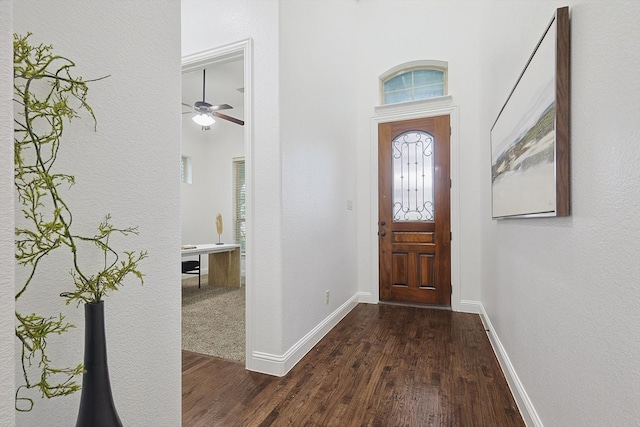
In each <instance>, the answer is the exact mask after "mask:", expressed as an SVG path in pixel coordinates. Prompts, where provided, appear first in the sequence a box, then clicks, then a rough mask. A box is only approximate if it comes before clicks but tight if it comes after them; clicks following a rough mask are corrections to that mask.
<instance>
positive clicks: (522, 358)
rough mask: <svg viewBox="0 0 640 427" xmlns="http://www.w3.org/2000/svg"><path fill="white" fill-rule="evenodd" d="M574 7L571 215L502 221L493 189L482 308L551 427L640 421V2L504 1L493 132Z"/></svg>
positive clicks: (489, 72) (489, 39) (492, 57)
mask: <svg viewBox="0 0 640 427" xmlns="http://www.w3.org/2000/svg"><path fill="white" fill-rule="evenodd" d="M567 3H569V5H571V6H572V7H571V9H570V10H571V28H572V30H571V37H572V47H571V49H572V53H571V69H572V71H571V78H572V82H571V196H572V202H571V210H572V214H571V216H570V217H568V218H562V219H560V218H559V219H534V220H531V219H528V220H503V221H491V220H490V217H491V209H490V204H489V201H490V171H489V168H488V167H486V168H485V169H484V175H483V181H482V201H483V203H482V212H481V217H482V228H483V233H482V238H483V239H482V242H483V245H482V246H483V250H482V254H483V257H482V260H483V263H482V264H483V275H482V283H483V285H482V302H483V304H484V306H485V309H486V311H487V313H488V315H489V317H490V319H491V321H492V323H493V325H494V327H495V331H496V333H497V335H498V337H499V338H500V340H501V342H502V344H503V346H504V348H505V349H506V351H507V353H508V356H509V358H510V360H511V362H512V364H513V366H514V368H515V370H516V372H517V375H518V376H519V378H520V380H521V382H522V384H523V385H524V388H525V389H526V392H527V393H528V396H529V397H530V399H531V401H532V403H533V406H534V408H535V410H536V411H537V415H538V416H539V418H540V420H541V421H542V423H543V424H544V425H545V426H567V425H572V426H573V425H575V426H577V425H580V426H614V425H615V426H622V425H636V424H637V422H638V419H640V407H639V406H638V398H639V397H640V362H639V360H638V354H640V318H639V315H638V306H639V304H640V288H639V287H638V277H640V264H639V263H638V261H637V254H638V253H639V252H640V239H639V238H638V237H639V236H640V225H639V222H638V219H637V216H638V212H640V205H639V204H640V145H639V144H638V139H639V137H640V104H639V102H638V99H640V77H639V76H640V74H639V73H638V70H639V69H640V56H639V55H638V54H637V53H638V51H640V26H639V25H638V19H639V18H640V4H639V3H638V2H635V1H634V2H632V1H572V2H558V1H548V2H540V1H519V2H510V3H507V2H491V3H487V6H488V8H489V9H490V10H489V11H488V13H487V14H486V15H484V16H483V21H484V22H485V26H484V28H485V31H484V32H483V35H484V36H486V37H484V43H483V45H484V48H483V50H482V55H483V56H484V61H483V69H482V74H483V76H482V81H481V83H482V84H481V85H480V87H481V93H480V99H481V100H482V101H483V105H484V106H485V107H486V108H485V109H483V110H481V111H480V113H481V123H482V132H481V140H482V146H483V152H482V155H481V156H480V159H479V161H482V160H481V159H484V161H486V162H488V161H489V158H490V155H489V139H488V136H489V129H490V127H491V124H492V123H493V120H494V119H495V117H496V116H497V113H498V111H499V108H500V107H501V106H502V103H503V102H504V100H505V99H506V96H507V94H508V92H509V90H510V89H511V87H512V86H513V84H514V83H515V78H516V77H517V75H518V74H519V72H520V71H521V70H522V67H523V66H524V63H525V61H526V60H527V58H528V56H529V55H530V53H531V51H532V50H533V47H534V46H535V44H536V42H537V40H538V39H539V37H540V36H541V34H542V31H543V29H544V28H545V26H546V25H547V23H548V22H549V20H550V18H551V16H552V14H553V12H554V10H555V8H556V7H561V6H565V5H566V4H567Z"/></svg>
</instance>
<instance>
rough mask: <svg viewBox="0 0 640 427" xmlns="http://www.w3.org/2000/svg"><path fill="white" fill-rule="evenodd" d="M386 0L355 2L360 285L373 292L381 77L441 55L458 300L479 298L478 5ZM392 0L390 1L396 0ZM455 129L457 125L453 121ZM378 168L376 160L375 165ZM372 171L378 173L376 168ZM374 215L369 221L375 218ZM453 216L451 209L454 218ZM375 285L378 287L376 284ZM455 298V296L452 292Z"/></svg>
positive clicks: (479, 27)
mask: <svg viewBox="0 0 640 427" xmlns="http://www.w3.org/2000/svg"><path fill="white" fill-rule="evenodd" d="M391 4H392V2H390V1H386V2H385V1H379V2H358V3H357V18H358V19H357V21H356V23H357V24H356V26H355V28H356V32H357V34H358V38H357V45H356V46H357V48H354V49H353V54H354V55H356V57H357V61H356V62H357V72H358V74H357V78H356V81H355V82H354V83H355V84H356V85H358V95H359V98H358V111H357V122H355V123H356V126H357V131H358V138H357V152H358V196H357V197H358V199H357V200H358V201H357V205H358V207H359V209H358V221H357V222H358V287H359V289H360V291H362V292H365V293H366V292H370V293H371V294H374V295H377V287H378V281H377V277H376V276H375V274H372V271H375V270H376V268H377V267H376V265H377V252H376V251H375V250H374V255H373V260H372V255H371V248H374V249H375V248H377V239H378V237H377V235H376V231H377V227H376V223H377V209H378V201H377V182H376V181H375V179H374V180H372V170H371V168H372V164H371V152H372V150H374V151H373V152H374V156H375V152H376V150H377V140H376V136H375V135H372V134H371V119H372V117H374V115H375V112H374V109H373V107H374V106H377V105H380V104H381V101H380V97H379V76H380V75H381V74H383V73H384V72H385V71H387V70H389V69H391V68H393V67H395V66H397V65H399V64H403V63H406V62H409V61H415V60H425V59H429V60H441V61H447V62H448V64H449V94H451V95H452V97H453V105H454V106H456V107H457V108H458V111H459V129H458V143H459V148H458V149H459V156H460V158H459V163H460V164H459V170H460V177H459V179H458V177H456V176H454V175H452V179H453V191H454V192H457V193H458V194H459V198H460V209H459V212H458V213H459V215H460V229H459V230H455V231H456V232H454V245H457V246H458V247H459V248H460V268H459V271H457V272H454V274H457V275H458V277H459V281H460V293H459V295H458V301H452V303H453V304H454V305H455V304H456V303H457V302H459V301H461V300H467V301H479V300H480V286H479V280H478V278H479V276H480V267H481V266H480V251H479V249H480V224H481V216H480V215H479V206H480V199H481V178H482V176H483V172H484V169H485V165H484V163H483V161H482V157H481V154H482V148H483V144H484V141H483V139H482V137H481V136H480V135H479V128H480V121H479V110H480V108H481V107H482V105H481V104H480V102H479V99H478V86H479V75H478V72H477V71H478V67H479V65H480V63H479V60H480V58H479V54H478V50H479V48H480V46H479V40H478V37H476V35H477V34H478V32H479V31H481V29H482V28H483V25H482V21H481V20H479V19H478V15H479V14H480V13H481V11H482V8H483V5H482V4H481V2H469V1H404V2H402V6H401V7H400V6H399V7H391V6H390V5H391ZM394 4H395V3H394ZM452 127H453V128H454V131H455V129H456V123H452ZM374 167H375V165H374ZM374 176H375V170H374ZM372 215H373V218H375V219H372ZM454 215H455V213H454V212H452V216H454ZM372 265H373V268H372ZM374 288H375V289H374ZM455 296H456V295H455V294H454V297H455Z"/></svg>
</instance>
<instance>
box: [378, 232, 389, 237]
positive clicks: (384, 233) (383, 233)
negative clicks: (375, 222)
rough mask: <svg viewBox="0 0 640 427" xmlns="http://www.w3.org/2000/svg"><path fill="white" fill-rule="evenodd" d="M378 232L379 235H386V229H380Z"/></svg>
mask: <svg viewBox="0 0 640 427" xmlns="http://www.w3.org/2000/svg"><path fill="white" fill-rule="evenodd" d="M378 234H379V235H380V236H382V237H384V236H386V235H387V232H386V231H384V230H382V231H380V232H379V233H378Z"/></svg>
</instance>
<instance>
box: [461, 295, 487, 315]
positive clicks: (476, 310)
mask: <svg viewBox="0 0 640 427" xmlns="http://www.w3.org/2000/svg"><path fill="white" fill-rule="evenodd" d="M458 311H460V312H462V313H473V314H481V313H482V303H481V302H480V301H471V300H466V299H463V300H460V303H459V304H458Z"/></svg>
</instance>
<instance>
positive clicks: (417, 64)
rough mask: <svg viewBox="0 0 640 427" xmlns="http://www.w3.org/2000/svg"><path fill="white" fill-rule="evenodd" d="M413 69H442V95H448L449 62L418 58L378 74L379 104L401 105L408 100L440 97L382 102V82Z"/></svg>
mask: <svg viewBox="0 0 640 427" xmlns="http://www.w3.org/2000/svg"><path fill="white" fill-rule="evenodd" d="M415 70H437V71H442V72H443V73H444V95H443V96H445V97H446V96H448V94H449V76H448V71H449V64H448V62H446V61H436V60H419V61H411V62H405V63H404V64H400V65H397V66H395V67H393V68H391V69H389V70H387V71H386V72H384V73H383V74H382V75H380V77H379V97H380V105H387V106H389V105H403V104H407V103H409V102H420V101H424V100H428V99H439V98H442V97H432V98H423V99H418V100H413V101H405V102H398V103H394V104H385V103H384V83H385V82H386V81H388V80H389V79H392V78H394V77H396V76H398V75H401V74H404V73H406V72H409V71H415Z"/></svg>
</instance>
